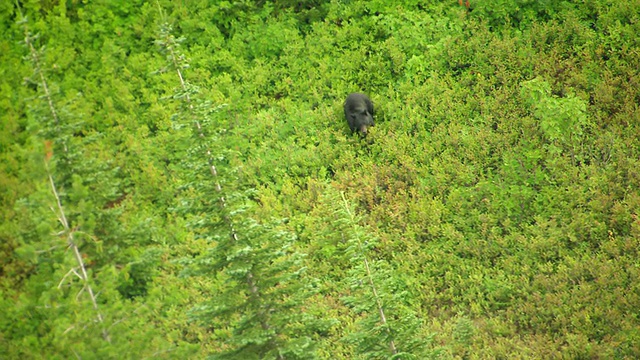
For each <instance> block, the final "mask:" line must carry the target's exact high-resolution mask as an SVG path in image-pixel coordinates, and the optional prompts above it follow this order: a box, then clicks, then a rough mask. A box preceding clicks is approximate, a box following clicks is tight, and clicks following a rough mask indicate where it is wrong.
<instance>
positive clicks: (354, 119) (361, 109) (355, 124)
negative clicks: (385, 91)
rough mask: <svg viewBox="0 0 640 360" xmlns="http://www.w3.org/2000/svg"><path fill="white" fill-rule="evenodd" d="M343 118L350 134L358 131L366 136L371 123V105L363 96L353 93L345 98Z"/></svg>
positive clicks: (365, 96)
mask: <svg viewBox="0 0 640 360" xmlns="http://www.w3.org/2000/svg"><path fill="white" fill-rule="evenodd" d="M344 116H345V117H346V118H347V122H348V123H349V127H350V128H351V132H356V131H359V132H360V134H362V135H367V130H368V128H369V127H371V126H373V125H375V124H374V122H373V103H372V102H371V100H369V97H367V95H365V94H360V93H353V94H349V96H347V100H345V102H344Z"/></svg>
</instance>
